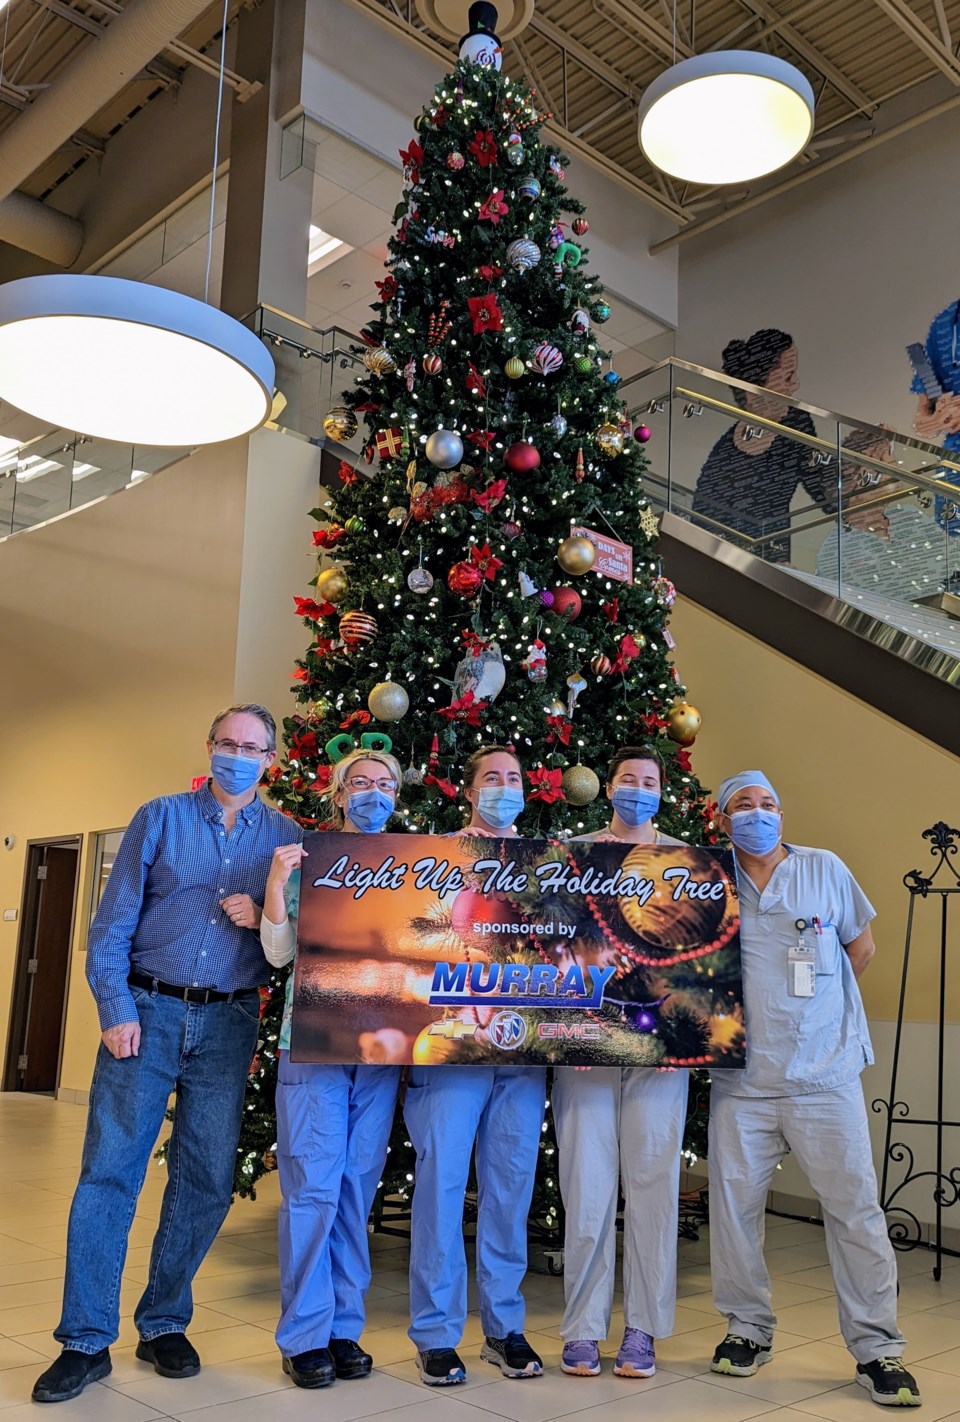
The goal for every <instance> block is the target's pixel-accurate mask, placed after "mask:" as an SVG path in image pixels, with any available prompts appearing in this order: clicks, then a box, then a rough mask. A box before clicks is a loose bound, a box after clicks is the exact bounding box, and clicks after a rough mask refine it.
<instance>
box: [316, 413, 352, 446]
mask: <svg viewBox="0 0 960 1422" xmlns="http://www.w3.org/2000/svg"><path fill="white" fill-rule="evenodd" d="M359 428H360V425H359V422H358V420H357V417H356V415H355V414H354V413H353V411H352V410H348V409H347V407H346V405H333V406H332V407H331V408H330V409H329V410H328V411H327V413H326V414H325V415H324V417H323V432H324V434H325V435H327V436H328V437H329V438H330V439H336V440H339V441H340V442H341V443H343V442H345V441H346V440H349V439H353V437H354V435H355V434H356V432H357V430H358V429H359Z"/></svg>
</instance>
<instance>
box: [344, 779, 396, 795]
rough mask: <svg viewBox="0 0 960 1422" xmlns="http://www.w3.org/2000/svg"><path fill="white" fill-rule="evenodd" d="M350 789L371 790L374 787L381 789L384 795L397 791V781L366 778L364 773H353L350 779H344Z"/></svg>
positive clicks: (393, 793)
mask: <svg viewBox="0 0 960 1422" xmlns="http://www.w3.org/2000/svg"><path fill="white" fill-rule="evenodd" d="M344 784H345V785H346V786H347V787H348V789H350V790H372V789H373V788H374V787H376V788H377V789H378V790H382V791H383V793H384V794H385V795H395V794H396V793H397V782H396V781H395V780H393V779H390V780H368V779H367V777H366V776H365V775H354V776H353V778H352V779H351V780H346V781H344Z"/></svg>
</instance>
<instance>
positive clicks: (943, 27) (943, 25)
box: [933, 0, 953, 54]
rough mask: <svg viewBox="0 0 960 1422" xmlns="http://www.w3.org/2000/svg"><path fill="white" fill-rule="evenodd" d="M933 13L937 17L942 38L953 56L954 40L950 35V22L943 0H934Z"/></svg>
mask: <svg viewBox="0 0 960 1422" xmlns="http://www.w3.org/2000/svg"><path fill="white" fill-rule="evenodd" d="M933 13H934V14H935V15H936V17H937V24H938V25H939V26H940V38H941V39H942V40H943V43H944V45H945V46H946V48H947V49H949V51H950V53H951V54H952V53H953V38H952V36H951V34H950V21H949V20H948V19H947V12H946V10H945V9H944V6H943V0H933Z"/></svg>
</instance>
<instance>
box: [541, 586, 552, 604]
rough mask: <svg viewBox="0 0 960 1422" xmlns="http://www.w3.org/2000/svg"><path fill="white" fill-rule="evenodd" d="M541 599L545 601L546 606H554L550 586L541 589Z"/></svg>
mask: <svg viewBox="0 0 960 1422" xmlns="http://www.w3.org/2000/svg"><path fill="white" fill-rule="evenodd" d="M540 601H541V602H542V603H543V605H544V607H552V606H553V593H552V592H551V591H550V589H549V588H544V589H543V590H542V591H541V593H540Z"/></svg>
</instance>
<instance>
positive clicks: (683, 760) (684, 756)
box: [677, 749, 693, 774]
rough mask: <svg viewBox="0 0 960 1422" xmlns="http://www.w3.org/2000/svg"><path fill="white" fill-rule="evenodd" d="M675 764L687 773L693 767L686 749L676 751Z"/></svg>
mask: <svg viewBox="0 0 960 1422" xmlns="http://www.w3.org/2000/svg"><path fill="white" fill-rule="evenodd" d="M677 765H678V766H679V767H680V769H681V770H683V771H686V772H687V774H689V773H690V771H691V770H692V769H693V766H692V764H691V763H690V752H689V751H688V750H683V749H681V750H678V751H677Z"/></svg>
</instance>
